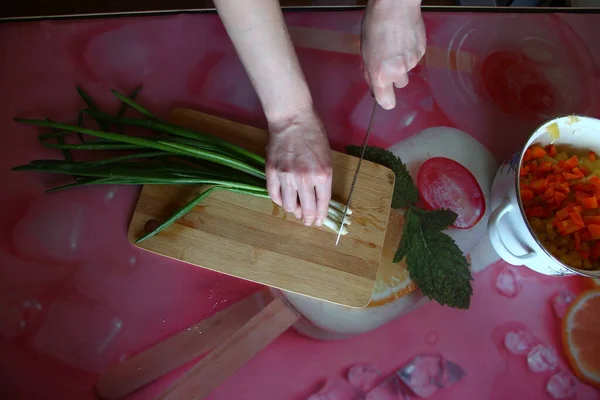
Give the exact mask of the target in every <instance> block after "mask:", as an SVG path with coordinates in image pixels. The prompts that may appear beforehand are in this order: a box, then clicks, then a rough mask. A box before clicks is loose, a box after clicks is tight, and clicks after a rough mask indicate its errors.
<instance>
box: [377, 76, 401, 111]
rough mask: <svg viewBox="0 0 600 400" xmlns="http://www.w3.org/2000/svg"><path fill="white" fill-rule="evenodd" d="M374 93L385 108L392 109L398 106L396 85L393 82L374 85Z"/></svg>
mask: <svg viewBox="0 0 600 400" xmlns="http://www.w3.org/2000/svg"><path fill="white" fill-rule="evenodd" d="M373 94H374V95H375V100H377V102H378V103H379V105H380V106H381V107H382V108H383V109H385V110H391V109H392V108H394V107H396V94H395V93H394V86H393V84H392V83H391V82H390V83H387V84H381V85H373Z"/></svg>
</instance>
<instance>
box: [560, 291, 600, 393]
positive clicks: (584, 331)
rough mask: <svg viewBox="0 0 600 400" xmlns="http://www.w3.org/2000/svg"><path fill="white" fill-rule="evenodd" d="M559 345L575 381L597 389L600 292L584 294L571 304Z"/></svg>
mask: <svg viewBox="0 0 600 400" xmlns="http://www.w3.org/2000/svg"><path fill="white" fill-rule="evenodd" d="M562 342H563V347H564V350H565V354H566V355H567V357H568V359H569V363H570V364H571V367H572V368H573V371H574V372H575V374H576V375H577V376H578V377H579V379H581V380H582V381H585V382H587V383H589V384H591V385H594V386H597V387H600V289H592V290H588V291H585V292H583V293H582V294H580V295H579V296H578V297H577V298H576V299H575V300H574V301H573V303H571V306H570V307H569V310H568V311H567V314H566V315H565V317H564V318H563V329H562Z"/></svg>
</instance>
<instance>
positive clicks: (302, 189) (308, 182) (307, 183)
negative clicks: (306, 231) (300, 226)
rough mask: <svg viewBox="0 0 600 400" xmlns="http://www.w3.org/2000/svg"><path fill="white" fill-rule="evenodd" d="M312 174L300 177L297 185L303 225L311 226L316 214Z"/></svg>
mask: <svg viewBox="0 0 600 400" xmlns="http://www.w3.org/2000/svg"><path fill="white" fill-rule="evenodd" d="M313 182H314V181H313V179H312V176H304V177H301V178H300V182H299V185H298V197H299V198H300V206H301V207H302V221H303V222H304V225H306V226H311V225H312V223H313V222H314V220H315V217H316V214H317V201H316V198H315V197H316V195H315V186H314V183H313Z"/></svg>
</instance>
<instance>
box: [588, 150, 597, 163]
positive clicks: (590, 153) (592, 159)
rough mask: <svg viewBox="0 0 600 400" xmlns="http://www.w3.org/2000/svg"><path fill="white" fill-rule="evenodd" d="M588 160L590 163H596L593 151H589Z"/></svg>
mask: <svg viewBox="0 0 600 400" xmlns="http://www.w3.org/2000/svg"><path fill="white" fill-rule="evenodd" d="M588 160H590V161H596V153H594V152H593V151H590V152H589V153H588Z"/></svg>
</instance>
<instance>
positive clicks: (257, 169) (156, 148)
mask: <svg viewBox="0 0 600 400" xmlns="http://www.w3.org/2000/svg"><path fill="white" fill-rule="evenodd" d="M139 90H140V88H137V89H136V90H135V91H134V92H133V93H132V94H131V95H130V96H126V95H123V94H121V93H119V92H117V91H114V90H113V91H112V93H113V94H114V95H115V96H116V97H117V98H118V99H119V100H120V101H121V102H122V104H121V108H120V109H119V112H118V113H117V114H116V115H111V114H108V113H105V112H103V111H101V110H100V109H99V108H98V106H97V105H96V103H95V102H94V100H93V99H92V98H91V97H90V96H89V95H88V94H87V93H86V92H85V91H84V90H83V89H82V88H80V87H78V88H77V91H78V92H79V95H80V96H81V97H82V99H83V100H84V102H85V103H86V104H87V108H85V109H83V110H81V111H80V112H79V118H78V123H77V125H71V124H65V123H59V122H54V121H51V120H48V119H45V120H39V119H16V121H18V122H21V123H25V124H30V125H37V126H41V127H45V128H51V132H50V133H43V134H40V135H39V137H38V138H39V140H40V143H41V144H42V145H43V146H45V147H47V148H55V149H60V150H61V151H62V153H63V156H64V159H63V160H33V161H31V162H30V163H29V164H26V165H20V166H16V167H14V168H13V170H14V171H37V172H47V173H58V174H66V175H71V176H72V177H73V178H74V182H73V183H70V184H66V185H62V186H59V187H55V188H52V189H49V190H48V192H57V191H61V190H65V189H70V188H75V187H81V186H89V185H160V184H167V185H179V184H186V185H204V186H207V187H208V188H206V189H204V190H203V191H201V192H200V193H198V194H197V196H195V197H194V198H193V199H192V200H191V201H190V202H189V203H188V204H186V205H185V206H183V207H182V208H180V209H179V210H178V211H176V212H175V213H174V214H173V215H172V216H171V217H169V218H168V219H166V220H165V221H164V222H162V223H161V224H160V225H159V226H158V227H157V228H156V229H154V230H153V231H152V232H149V233H147V234H145V235H144V236H142V237H140V238H138V239H137V240H136V242H137V243H139V242H141V241H143V240H146V239H148V238H150V237H152V236H154V235H156V234H158V233H159V232H161V231H162V230H164V229H166V228H168V227H169V226H170V225H172V224H173V223H174V222H176V221H177V220H178V219H179V218H181V217H183V216H184V215H185V214H187V213H188V212H190V211H191V210H193V209H194V207H196V206H197V205H198V204H200V203H201V202H202V200H204V199H205V198H206V197H208V196H209V195H210V194H211V193H213V192H214V191H217V190H227V191H230V192H235V193H241V194H245V195H250V196H256V197H262V198H269V194H268V192H267V189H266V176H265V172H264V170H265V159H264V158H263V157H262V156H260V155H258V154H255V153H252V152H251V151H249V150H247V149H245V148H243V147H240V146H237V145H235V144H232V143H230V142H228V141H226V140H222V139H219V138H216V137H214V136H210V135H207V134H204V133H201V132H198V131H195V130H192V129H188V128H184V127H181V126H178V125H175V124H170V123H168V122H166V121H163V120H161V119H159V118H158V117H156V116H155V115H154V114H152V113H151V112H150V111H148V110H147V109H146V108H144V107H142V106H141V105H139V104H138V103H136V102H135V101H134V98H135V96H136V95H137V93H138V92H139ZM127 107H130V108H132V109H134V110H135V111H137V112H138V113H139V114H140V115H141V117H140V118H132V117H126V116H125V115H124V114H125V110H126V108H127ZM84 116H88V117H90V118H91V119H93V120H95V121H96V124H97V125H98V128H99V129H98V130H97V129H90V128H87V127H85V126H84ZM113 127H114V128H118V130H117V132H114V131H111V128H113ZM127 127H135V128H142V129H143V130H144V132H145V134H144V135H133V134H127V133H123V132H124V130H125V128H127ZM72 138H76V139H78V143H73V140H71V142H67V140H68V139H72ZM97 150H113V151H126V152H127V154H124V155H118V156H114V157H110V158H103V159H99V160H93V161H75V160H74V156H73V152H86V153H88V154H94V152H95V151H97ZM344 209H345V205H344V204H341V203H339V202H337V201H335V200H331V201H330V203H329V212H328V215H327V218H326V220H325V222H324V225H325V226H326V227H328V228H330V229H331V230H332V231H334V232H336V233H337V232H338V231H339V230H340V229H341V231H342V234H344V235H345V234H347V233H348V230H347V227H346V225H349V224H350V220H348V219H345V220H344V219H343V212H344ZM351 213H352V210H348V214H351ZM342 220H344V223H343V224H342Z"/></svg>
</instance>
